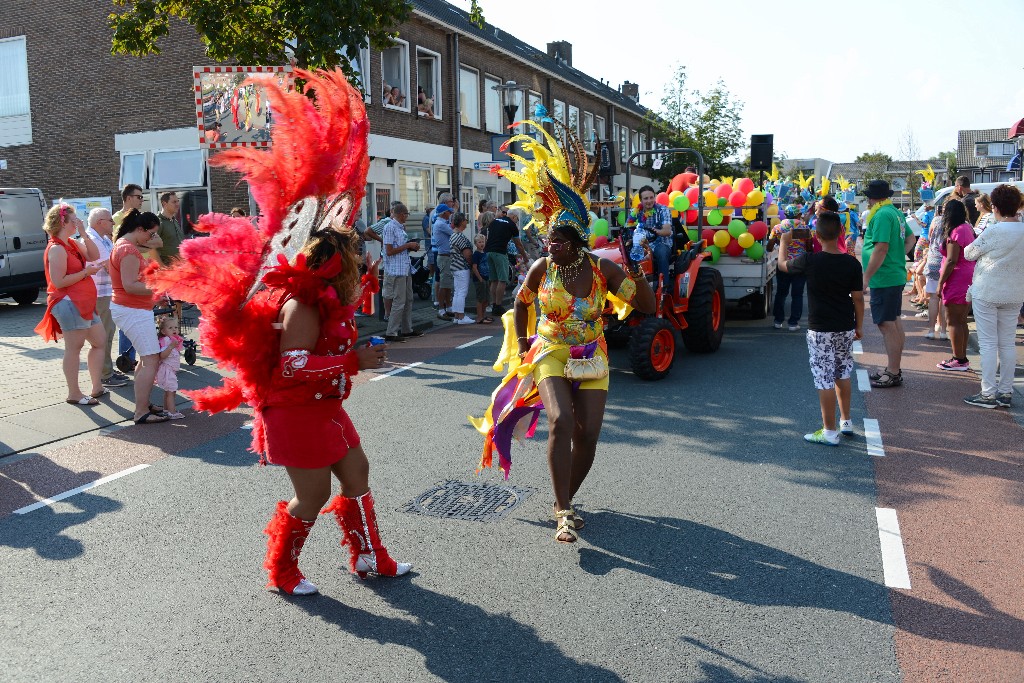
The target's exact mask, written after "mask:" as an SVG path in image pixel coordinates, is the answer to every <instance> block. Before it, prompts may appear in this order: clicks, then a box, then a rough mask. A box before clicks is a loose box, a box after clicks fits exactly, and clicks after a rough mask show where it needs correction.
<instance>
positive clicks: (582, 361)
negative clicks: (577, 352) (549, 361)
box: [565, 356, 608, 382]
mask: <svg viewBox="0 0 1024 683" xmlns="http://www.w3.org/2000/svg"><path fill="white" fill-rule="evenodd" d="M607 376H608V361H606V360H605V359H604V358H600V357H596V356H595V357H594V358H570V359H569V360H568V361H566V363H565V378H566V379H568V380H571V381H573V382H589V381H592V380H597V379H604V378H605V377H607Z"/></svg>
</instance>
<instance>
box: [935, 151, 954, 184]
mask: <svg viewBox="0 0 1024 683" xmlns="http://www.w3.org/2000/svg"><path fill="white" fill-rule="evenodd" d="M935 158H936V159H939V160H940V161H942V162H943V164H944V165H945V167H946V173H947V174H948V175H947V177H948V178H949V179H950V180H952V179H953V178H955V177H956V172H957V167H956V151H952V152H939V153H938V154H936V155H935Z"/></svg>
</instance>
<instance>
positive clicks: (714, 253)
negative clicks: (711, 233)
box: [704, 244, 722, 263]
mask: <svg viewBox="0 0 1024 683" xmlns="http://www.w3.org/2000/svg"><path fill="white" fill-rule="evenodd" d="M704 253H705V254H711V262H712V263H718V259H720V258H722V250H721V249H719V248H718V247H716V246H715V245H713V244H712V245H711V246H710V247H708V248H707V249H705V250H704Z"/></svg>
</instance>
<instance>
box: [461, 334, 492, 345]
mask: <svg viewBox="0 0 1024 683" xmlns="http://www.w3.org/2000/svg"><path fill="white" fill-rule="evenodd" d="M493 336H494V335H490V334H489V335H487V336H486V337H480V338H479V339H474V340H473V341H471V342H466V343H465V344H463V345H462V346H456V347H455V348H457V349H468V348H469V347H470V346H472V345H473V344H479V343H480V342H482V341H487V340H488V339H490V338H491V337H493Z"/></svg>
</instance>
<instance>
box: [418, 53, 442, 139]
mask: <svg viewBox="0 0 1024 683" xmlns="http://www.w3.org/2000/svg"><path fill="white" fill-rule="evenodd" d="M421 52H422V53H423V54H425V55H427V56H428V57H432V58H433V59H434V118H435V119H437V120H438V121H441V120H443V114H444V112H443V111H442V110H443V102H444V98H443V97H441V55H440V54H438V53H436V52H434V51H433V50H428V49H427V48H425V47H417V48H416V112H417V113H418V114H419V115H420V116H426V113H424V112H422V111H420V110H419V104H420V101H419V98H420V93H419V85H420V53H421Z"/></svg>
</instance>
